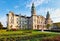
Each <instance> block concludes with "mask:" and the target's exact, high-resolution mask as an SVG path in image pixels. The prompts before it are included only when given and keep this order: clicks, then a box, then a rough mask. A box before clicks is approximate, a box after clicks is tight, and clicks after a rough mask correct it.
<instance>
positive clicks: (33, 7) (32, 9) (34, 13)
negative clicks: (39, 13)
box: [31, 3, 36, 15]
mask: <svg viewBox="0 0 60 41" xmlns="http://www.w3.org/2000/svg"><path fill="white" fill-rule="evenodd" d="M31 14H32V15H36V11H35V6H34V3H32V7H31Z"/></svg>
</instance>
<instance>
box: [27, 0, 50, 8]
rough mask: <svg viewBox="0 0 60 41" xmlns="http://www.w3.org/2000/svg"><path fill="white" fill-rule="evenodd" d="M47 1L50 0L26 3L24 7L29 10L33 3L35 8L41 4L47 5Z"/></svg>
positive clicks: (34, 0) (32, 0)
mask: <svg viewBox="0 0 60 41" xmlns="http://www.w3.org/2000/svg"><path fill="white" fill-rule="evenodd" d="M29 1H30V0H29ZM49 1H50V0H31V1H30V2H27V3H26V7H29V8H30V7H31V5H32V3H33V2H34V4H35V6H39V5H41V4H43V3H48V2H49Z"/></svg>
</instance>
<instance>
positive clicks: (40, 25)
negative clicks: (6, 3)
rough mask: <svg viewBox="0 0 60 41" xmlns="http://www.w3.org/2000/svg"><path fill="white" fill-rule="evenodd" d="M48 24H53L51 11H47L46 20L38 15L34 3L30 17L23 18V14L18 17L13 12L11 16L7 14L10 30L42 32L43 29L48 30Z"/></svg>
mask: <svg viewBox="0 0 60 41" xmlns="http://www.w3.org/2000/svg"><path fill="white" fill-rule="evenodd" d="M47 24H52V20H51V18H50V15H49V11H47V16H46V18H45V17H44V16H41V15H37V14H36V9H35V6H34V3H32V7H31V16H30V17H27V16H23V15H21V14H20V15H17V14H14V13H13V12H11V11H10V12H9V14H7V28H8V29H21V30H22V29H33V30H41V29H47V28H46V25H47Z"/></svg>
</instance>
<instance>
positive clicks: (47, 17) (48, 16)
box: [46, 11, 50, 19]
mask: <svg viewBox="0 0 60 41" xmlns="http://www.w3.org/2000/svg"><path fill="white" fill-rule="evenodd" d="M49 18H50V14H49V11H47V15H46V19H49Z"/></svg>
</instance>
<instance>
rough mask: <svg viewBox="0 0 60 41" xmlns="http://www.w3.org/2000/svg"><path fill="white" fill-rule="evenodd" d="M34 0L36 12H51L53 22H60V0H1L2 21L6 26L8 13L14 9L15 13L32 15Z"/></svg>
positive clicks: (39, 13)
mask: <svg viewBox="0 0 60 41" xmlns="http://www.w3.org/2000/svg"><path fill="white" fill-rule="evenodd" d="M33 2H34V4H35V7H36V14H37V15H42V16H44V17H45V16H46V12H47V11H49V12H50V16H51V18H52V20H53V22H60V0H0V22H2V24H3V25H4V26H6V22H7V17H6V14H8V13H9V11H13V12H14V13H15V14H20V13H21V14H22V15H27V16H30V15H31V4H32V3H33Z"/></svg>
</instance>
